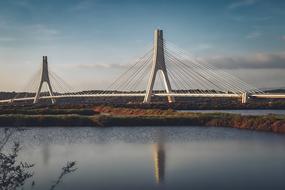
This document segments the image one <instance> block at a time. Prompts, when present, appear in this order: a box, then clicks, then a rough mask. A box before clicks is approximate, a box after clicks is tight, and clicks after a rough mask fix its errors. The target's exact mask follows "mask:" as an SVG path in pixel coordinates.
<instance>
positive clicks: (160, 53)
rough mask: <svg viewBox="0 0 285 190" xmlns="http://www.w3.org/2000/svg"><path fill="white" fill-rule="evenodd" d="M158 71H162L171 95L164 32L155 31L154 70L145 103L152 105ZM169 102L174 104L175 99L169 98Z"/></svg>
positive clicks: (166, 88)
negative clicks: (165, 57)
mask: <svg viewBox="0 0 285 190" xmlns="http://www.w3.org/2000/svg"><path fill="white" fill-rule="evenodd" d="M158 71H161V73H162V76H163V80H164V86H165V90H166V92H167V93H171V85H170V81H169V78H168V74H167V70H166V66H165V59H164V44H163V32H162V30H159V29H157V30H155V31H154V46H153V60H152V68H151V73H150V76H149V80H148V83H147V88H146V94H145V97H144V101H143V102H144V103H150V101H151V96H152V91H153V86H154V82H155V78H156V74H157V72H158ZM167 98H168V102H169V103H171V102H174V97H172V96H168V97H167Z"/></svg>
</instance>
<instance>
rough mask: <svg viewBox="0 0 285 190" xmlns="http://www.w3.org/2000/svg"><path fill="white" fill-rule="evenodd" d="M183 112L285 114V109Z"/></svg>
mask: <svg viewBox="0 0 285 190" xmlns="http://www.w3.org/2000/svg"><path fill="white" fill-rule="evenodd" d="M181 112H200V113H233V114H241V115H268V114H278V115H285V110H256V109H255V110H181Z"/></svg>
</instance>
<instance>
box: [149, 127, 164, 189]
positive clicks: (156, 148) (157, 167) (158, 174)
mask: <svg viewBox="0 0 285 190" xmlns="http://www.w3.org/2000/svg"><path fill="white" fill-rule="evenodd" d="M156 135H157V142H156V143H154V144H153V145H152V150H153V162H154V176H155V181H156V183H157V184H162V183H163V182H164V179H165V161H166V160H165V159H166V157H165V156H166V155H165V147H164V132H163V131H162V130H158V131H157V133H156Z"/></svg>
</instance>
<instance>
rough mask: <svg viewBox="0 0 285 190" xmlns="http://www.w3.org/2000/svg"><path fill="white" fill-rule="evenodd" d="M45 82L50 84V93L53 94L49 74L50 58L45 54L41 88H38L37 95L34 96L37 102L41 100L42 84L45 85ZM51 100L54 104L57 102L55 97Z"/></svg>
mask: <svg viewBox="0 0 285 190" xmlns="http://www.w3.org/2000/svg"><path fill="white" fill-rule="evenodd" d="M44 82H46V83H47V85H48V91H49V95H50V96H53V91H52V87H51V84H50V80H49V74H48V60H47V56H43V67H42V76H41V81H40V85H39V88H38V90H37V93H36V96H35V98H34V103H37V102H38V101H39V98H40V93H41V89H42V86H43V83H44ZM51 102H52V103H53V104H54V103H55V99H53V98H52V99H51Z"/></svg>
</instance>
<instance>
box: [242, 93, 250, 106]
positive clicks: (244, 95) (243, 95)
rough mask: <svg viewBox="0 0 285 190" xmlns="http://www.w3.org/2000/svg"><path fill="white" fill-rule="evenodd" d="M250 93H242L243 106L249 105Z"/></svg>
mask: <svg viewBox="0 0 285 190" xmlns="http://www.w3.org/2000/svg"><path fill="white" fill-rule="evenodd" d="M248 97H249V96H248V93H247V92H244V93H242V95H241V103H242V104H246V103H247V101H248Z"/></svg>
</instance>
